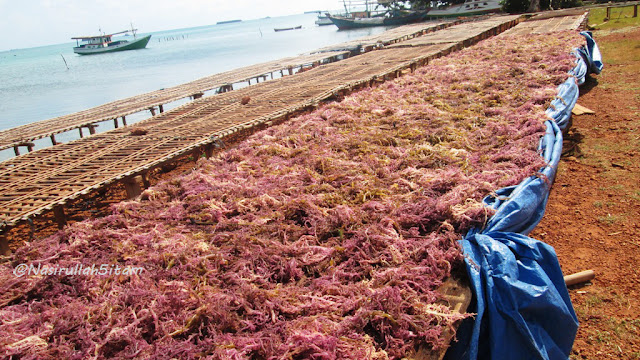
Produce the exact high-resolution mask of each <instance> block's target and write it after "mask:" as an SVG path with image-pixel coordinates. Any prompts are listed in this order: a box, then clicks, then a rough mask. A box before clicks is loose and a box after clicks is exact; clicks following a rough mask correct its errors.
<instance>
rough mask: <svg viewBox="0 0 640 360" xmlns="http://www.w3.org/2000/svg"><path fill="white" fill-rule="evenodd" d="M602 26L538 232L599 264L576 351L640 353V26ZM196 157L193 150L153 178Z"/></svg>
mask: <svg viewBox="0 0 640 360" xmlns="http://www.w3.org/2000/svg"><path fill="white" fill-rule="evenodd" d="M594 35H595V38H596V40H597V41H598V43H599V45H600V48H601V50H602V52H603V57H604V63H605V70H604V71H603V73H602V74H600V75H598V76H594V77H593V78H591V79H589V80H588V82H587V84H586V85H585V86H583V87H582V88H581V92H582V95H581V97H580V99H579V100H578V103H579V104H581V105H583V106H585V107H587V108H589V109H592V110H594V111H595V114H594V115H581V116H575V117H574V119H573V125H572V128H571V129H570V130H569V132H568V134H567V135H566V136H565V147H564V149H565V150H564V157H563V160H562V161H561V162H560V166H559V170H558V175H557V178H556V182H555V184H554V186H553V189H552V191H551V197H550V199H549V204H548V206H547V212H546V214H545V217H544V219H543V221H542V222H541V223H540V225H539V226H538V227H537V228H536V230H535V231H534V232H533V233H532V234H531V236H532V237H534V238H536V239H540V240H543V241H545V242H547V243H548V244H550V245H552V246H553V247H555V249H556V251H557V254H558V258H559V260H560V265H561V266H562V269H563V272H564V273H565V274H571V273H575V272H579V271H582V270H586V269H593V270H594V271H595V273H596V278H595V279H594V280H592V281H591V282H590V283H587V284H582V285H577V286H574V287H572V288H570V289H569V292H570V295H571V299H572V302H573V305H574V308H575V310H576V313H577V315H578V318H579V320H580V328H579V329H578V335H577V337H576V340H575V344H574V348H573V353H572V355H571V359H640V310H639V309H640V297H639V295H640V291H639V290H638V287H639V286H640V270H639V269H640V235H638V234H639V233H640V164H639V162H640V131H639V128H640V109H639V106H640V79H639V74H640V29H638V28H635V29H632V30H628V29H627V30H626V31H619V32H609V33H605V32H595V34H594ZM241 137H243V136H241ZM236 140H238V139H236ZM230 143H233V141H231V142H230ZM194 165H195V163H194V158H193V157H185V158H184V159H182V160H181V161H178V162H177V163H176V164H175V168H174V169H171V168H165V169H164V171H162V170H157V171H155V172H154V174H152V176H151V179H150V180H151V181H150V182H151V184H152V185H153V184H155V183H157V182H158V181H159V180H161V179H164V178H169V177H172V176H176V175H178V174H181V173H184V172H186V171H189V170H190V169H191V168H192V167H193V166H194ZM122 200H126V192H125V191H124V187H123V186H122V185H115V186H112V187H110V188H109V189H107V190H105V191H104V192H102V193H99V194H94V195H93V196H91V197H89V198H85V199H80V200H77V201H75V202H74V203H73V204H71V205H70V206H68V207H67V209H66V212H67V217H68V220H69V222H76V221H82V220H83V219H85V218H88V217H96V216H103V215H106V214H108V213H109V212H110V211H109V205H110V204H113V203H117V202H119V201H122ZM55 231H57V226H56V224H55V222H54V219H53V216H52V214H45V215H44V216H42V217H40V218H38V219H36V220H34V223H33V226H29V224H23V225H21V226H17V227H16V228H14V229H13V230H11V231H10V232H9V233H8V234H7V238H8V240H9V244H10V247H11V248H12V249H15V248H16V247H18V246H20V245H21V244H23V242H24V241H29V240H30V239H32V238H35V239H37V238H41V237H44V236H48V235H51V234H53V233H54V232H55Z"/></svg>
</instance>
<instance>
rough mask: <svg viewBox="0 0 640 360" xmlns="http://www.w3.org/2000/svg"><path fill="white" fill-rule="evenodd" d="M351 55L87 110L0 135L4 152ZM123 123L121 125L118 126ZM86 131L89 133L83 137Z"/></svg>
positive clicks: (301, 59)
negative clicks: (60, 134)
mask: <svg viewBox="0 0 640 360" xmlns="http://www.w3.org/2000/svg"><path fill="white" fill-rule="evenodd" d="M348 55H349V53H348V52H345V51H343V52H333V53H325V54H309V55H301V56H296V57H290V58H285V59H281V60H277V61H270V62H266V63H261V64H257V65H252V66H247V67H243V68H240V69H235V70H231V71H226V72H223V73H219V74H214V75H211V76H207V77H204V78H201V79H198V80H195V81H192V82H188V83H186V84H182V85H178V86H174V87H171V88H166V89H161V90H157V91H152V92H149V93H145V94H141V95H137V96H133V97H130V98H126V99H122V100H117V101H113V102H110V103H107V104H104V105H101V106H97V107H94V108H91V109H87V110H83V111H80V112H77V113H73V114H70V115H64V116H60V117H57V118H53V119H49V120H44V121H39V122H34V123H31V124H26V125H22V126H18V127H15V128H12V129H8V130H2V131H0V150H4V149H8V148H11V147H13V148H14V151H15V154H16V156H18V155H20V150H19V148H20V147H26V148H27V149H28V151H29V152H30V151H32V150H33V146H34V144H33V141H34V140H37V139H42V138H45V137H50V138H51V143H52V145H56V144H57V141H56V139H55V135H56V134H59V133H63V132H66V131H70V130H75V129H79V133H80V137H81V138H82V137H84V135H94V134H95V133H96V131H95V130H96V127H98V123H99V122H103V121H111V120H113V121H114V127H116V128H117V127H119V126H126V125H127V122H126V116H127V115H130V114H134V113H137V112H140V111H150V112H151V115H152V116H153V115H155V114H156V108H157V113H161V112H163V111H164V105H166V104H168V103H171V102H174V101H177V100H180V99H184V98H188V97H191V98H199V97H201V96H202V95H203V94H204V92H206V91H209V90H213V89H216V90H217V92H226V91H229V90H232V89H233V85H234V84H238V83H243V82H248V83H249V84H251V81H252V80H253V81H255V83H258V82H260V80H263V81H266V80H267V79H273V77H274V75H273V74H274V73H277V72H280V75H281V76H284V75H291V74H293V73H294V70H298V69H300V68H304V67H306V66H317V65H320V64H324V63H327V62H331V61H337V60H339V59H342V58H343V57H346V56H348ZM118 120H120V122H121V124H119V123H118ZM83 129H86V130H87V131H86V132H84V133H83Z"/></svg>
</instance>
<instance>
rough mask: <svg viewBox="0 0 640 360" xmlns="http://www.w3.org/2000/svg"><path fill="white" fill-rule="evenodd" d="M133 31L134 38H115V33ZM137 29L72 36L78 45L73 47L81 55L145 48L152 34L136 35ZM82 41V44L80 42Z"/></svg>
mask: <svg viewBox="0 0 640 360" xmlns="http://www.w3.org/2000/svg"><path fill="white" fill-rule="evenodd" d="M130 31H131V32H132V33H133V38H134V39H133V40H113V36H114V35H120V34H128V33H129V32H130ZM136 31H137V30H136V29H131V30H125V31H120V32H117V33H113V34H103V35H93V36H77V37H72V38H71V39H72V40H76V44H77V46H76V47H74V48H73V52H74V53H76V54H79V55H93V54H103V53H110V52H116V51H125V50H137V49H144V48H145V47H147V44H148V43H149V39H151V35H147V36H143V37H141V38H137V37H136ZM80 41H82V44H81V43H80Z"/></svg>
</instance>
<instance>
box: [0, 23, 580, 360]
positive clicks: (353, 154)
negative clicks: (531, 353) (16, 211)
mask: <svg viewBox="0 0 640 360" xmlns="http://www.w3.org/2000/svg"><path fill="white" fill-rule="evenodd" d="M579 38H580V37H579V36H578V35H577V34H576V33H574V32H566V33H555V34H553V35H548V34H547V35H527V36H526V37H513V36H504V35H502V36H498V37H495V38H492V39H488V40H485V41H483V42H481V43H479V44H477V45H475V46H474V47H471V48H467V49H464V50H462V51H460V52H458V53H455V54H452V55H450V56H447V57H445V58H441V59H439V60H435V61H432V62H431V63H430V64H429V65H428V66H426V67H423V68H420V69H418V70H417V71H416V72H414V73H412V74H408V75H405V76H402V77H400V78H398V79H396V80H394V81H390V82H387V83H384V84H381V85H379V86H377V87H374V88H368V89H365V90H362V91H359V92H356V93H354V94H352V95H350V96H347V97H346V98H345V99H344V100H343V101H341V102H339V103H332V104H328V105H325V106H323V107H321V108H319V109H318V110H316V111H314V112H312V113H310V114H307V115H304V116H300V117H297V118H295V119H292V120H290V121H288V122H287V123H285V124H282V125H279V126H274V127H271V128H269V129H267V130H264V131H262V132H259V133H257V134H255V135H253V136H252V137H250V138H249V139H248V140H246V141H244V142H242V143H240V144H239V145H238V146H236V147H234V148H232V149H229V150H228V151H226V152H224V153H222V154H221V155H219V156H217V157H215V158H213V159H211V160H201V161H200V162H199V164H198V167H197V168H196V169H195V170H194V171H192V172H190V173H189V174H187V175H184V176H181V177H177V178H174V179H171V180H168V181H165V182H163V183H161V184H159V185H158V186H155V187H153V188H150V189H147V190H146V191H145V192H144V193H143V195H142V197H141V198H140V199H138V200H136V201H128V202H123V203H120V204H117V205H115V206H114V207H113V214H112V215H110V216H107V217H104V218H100V219H94V220H87V221H84V222H80V223H75V224H73V225H71V226H68V227H66V228H65V229H64V230H62V231H60V232H59V233H57V234H56V235H54V236H51V237H49V238H47V239H43V240H38V241H34V242H32V243H27V244H25V245H24V246H22V247H21V248H20V249H18V250H17V251H16V252H15V254H14V255H13V258H12V260H11V261H10V262H8V263H5V264H2V265H1V266H0V288H1V289H2V292H0V333H2V336H1V337H0V351H1V353H2V354H3V356H6V357H11V356H13V358H16V359H17V358H20V359H23V360H24V359H85V358H97V359H107V358H113V357H116V358H139V359H142V358H144V359H146V358H155V359H171V358H180V359H196V358H210V359H400V358H402V357H404V356H408V355H410V353H411V352H412V351H414V350H415V349H416V348H417V347H419V346H426V347H429V348H435V349H437V348H441V347H442V346H444V345H446V342H447V341H448V339H447V337H446V336H445V333H446V332H447V330H448V329H450V328H451V326H452V324H454V322H455V321H457V320H459V319H460V318H462V317H464V316H467V315H466V314H456V313H453V312H451V310H449V308H448V307H446V306H444V305H441V304H440V303H439V302H438V300H439V299H440V296H439V295H438V292H437V291H436V290H437V288H438V286H440V285H441V284H442V283H443V281H444V280H445V279H446V278H447V277H448V276H450V274H451V271H452V269H455V268H460V266H461V263H462V254H461V250H460V248H459V246H458V245H457V242H456V241H457V240H458V239H460V238H461V237H462V236H463V234H464V233H465V232H466V231H467V230H469V229H470V228H471V227H472V226H482V224H483V223H484V222H485V221H486V220H487V218H488V217H489V216H490V215H491V214H490V213H488V212H487V210H485V209H484V208H483V206H482V205H481V199H482V198H483V197H484V196H486V195H487V194H490V193H491V192H492V191H494V190H496V189H498V188H501V187H504V186H508V185H514V184H516V183H518V182H520V181H521V180H522V179H524V178H525V177H527V176H531V175H533V174H535V173H536V172H537V171H538V170H539V169H540V168H541V167H542V166H543V165H544V164H543V161H542V160H541V157H540V155H539V154H538V152H537V150H536V147H537V144H538V141H539V139H540V136H541V134H543V133H544V126H543V121H544V120H546V117H545V115H544V110H545V109H546V107H547V106H548V104H549V103H550V101H551V99H552V98H553V97H554V96H555V94H556V86H557V85H558V84H559V83H561V82H562V81H564V80H565V79H566V78H567V76H568V75H567V70H569V69H570V68H571V67H572V66H573V58H572V56H571V55H570V51H571V49H572V48H574V47H576V46H577V45H579V44H580V39H579ZM381 51H386V50H381ZM19 264H29V265H36V266H37V265H40V266H49V267H59V268H65V267H73V266H76V265H77V264H83V265H84V266H91V265H92V264H95V265H97V266H100V265H101V264H108V265H110V266H115V265H118V266H120V267H122V268H124V267H127V266H131V267H142V268H143V269H144V271H142V272H141V273H139V274H126V275H122V274H121V275H114V274H112V275H106V276H98V275H94V276H91V275H87V276H66V275H64V274H63V275H26V276H23V277H16V276H15V275H14V269H15V268H16V267H17V266H18V265H19Z"/></svg>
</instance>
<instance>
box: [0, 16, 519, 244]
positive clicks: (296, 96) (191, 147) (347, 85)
mask: <svg viewBox="0 0 640 360" xmlns="http://www.w3.org/2000/svg"><path fill="white" fill-rule="evenodd" d="M521 19H522V18H521V17H518V16H499V17H491V18H488V19H486V20H483V21H477V22H470V23H463V24H458V25H454V26H451V27H448V28H447V29H443V30H440V31H438V32H435V33H433V37H432V38H431V40H429V41H424V42H422V41H419V39H420V38H416V39H413V40H409V41H408V42H412V43H411V44H409V45H410V46H388V47H386V48H384V49H382V50H377V51H371V52H368V53H364V54H362V55H359V56H356V57H350V58H347V59H345V60H342V61H339V62H333V63H328V64H325V65H321V66H317V67H315V68H313V69H311V70H309V71H305V72H300V73H297V74H295V75H293V76H285V77H282V78H278V79H275V80H273V81H266V82H262V83H259V84H255V85H253V86H250V87H245V88H242V89H238V90H235V91H232V92H222V93H219V94H217V95H214V96H209V97H202V98H200V99H196V100H194V101H192V102H190V103H187V104H184V105H182V106H179V107H177V108H175V109H173V110H170V111H166V112H164V113H161V114H158V115H156V116H154V117H152V118H150V119H147V120H143V121H141V122H139V123H137V124H136V126H135V129H136V131H135V132H132V131H131V128H122V127H120V128H117V129H114V130H111V131H108V132H104V133H98V134H95V135H93V136H90V137H85V138H82V139H79V140H76V141H72V142H69V143H65V144H59V145H56V146H53V147H48V148H45V149H41V150H38V151H34V152H31V153H28V154H24V155H22V156H19V157H16V158H12V159H10V160H7V161H4V162H2V163H0V185H1V186H0V232H1V231H2V230H3V229H4V230H6V229H9V228H11V227H12V226H15V225H16V224H18V223H20V222H23V221H28V220H29V219H30V218H32V217H35V216H38V215H40V214H42V213H44V212H47V211H53V212H54V214H55V215H56V220H57V221H58V222H59V224H60V225H61V226H62V225H64V223H65V216H64V206H65V204H67V203H68V202H69V201H71V200H74V199H77V198H81V197H84V196H88V195H90V194H91V193H93V192H95V191H97V190H101V189H104V188H105V187H107V186H109V185H110V184H113V183H116V182H123V183H124V184H125V185H126V187H127V190H128V192H129V196H131V197H133V196H136V195H138V194H139V193H140V191H142V189H143V187H144V184H145V183H148V182H147V181H145V179H146V177H147V174H148V173H149V171H151V170H153V169H155V168H157V167H158V166H162V165H163V164H166V163H169V162H171V161H174V160H175V159H177V158H178V157H180V156H183V155H187V154H194V155H195V156H200V155H201V154H206V155H207V156H210V155H211V153H212V149H214V148H215V147H216V146H218V144H219V143H220V141H221V140H223V139H225V137H227V136H230V135H232V134H235V133H237V132H240V131H243V130H250V129H254V128H257V127H260V126H268V125H270V124H272V123H274V122H278V121H282V120H285V119H286V118H288V117H289V116H292V115H294V114H295V113H297V112H299V111H302V110H307V109H312V108H315V107H316V106H318V105H319V104H320V103H321V102H323V101H326V100H329V99H332V98H338V97H340V96H342V95H345V94H347V93H348V92H350V91H353V90H355V89H358V88H362V87H366V86H371V85H372V84H375V83H378V82H381V81H384V80H386V79H390V78H395V77H397V76H400V75H401V74H403V73H404V72H407V71H413V70H415V69H416V68H417V67H418V66H423V65H425V64H427V63H428V62H429V61H430V60H432V59H434V58H437V57H441V56H445V55H447V54H449V53H451V52H452V51H456V50H459V49H461V48H463V47H465V46H470V45H472V44H473V43H475V42H477V41H480V40H482V39H484V38H487V37H489V36H493V35H497V34H499V33H501V32H503V31H505V30H507V29H509V28H512V27H514V26H515V25H517V24H518V23H519V22H520V21H521ZM438 33H439V34H438ZM436 34H437V35H436ZM465 34H467V35H465ZM468 34H472V35H468ZM425 36H426V35H425ZM447 39H448V40H447ZM436 40H437V41H436ZM0 248H3V249H5V250H6V249H7V244H6V241H3V239H2V236H1V235H0Z"/></svg>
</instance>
